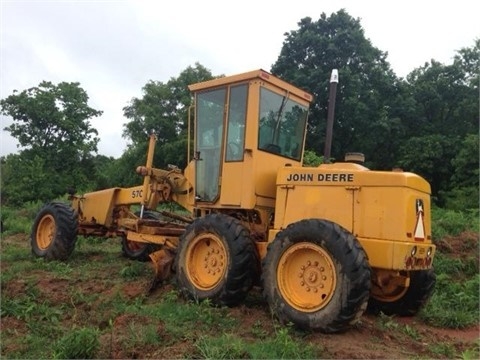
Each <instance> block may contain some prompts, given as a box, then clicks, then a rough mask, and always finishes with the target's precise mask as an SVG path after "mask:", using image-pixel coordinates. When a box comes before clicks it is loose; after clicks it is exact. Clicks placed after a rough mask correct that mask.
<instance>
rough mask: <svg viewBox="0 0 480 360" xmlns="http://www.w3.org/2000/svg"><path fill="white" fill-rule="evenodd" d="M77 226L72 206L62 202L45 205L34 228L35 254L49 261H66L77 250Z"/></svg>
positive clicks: (31, 236)
mask: <svg viewBox="0 0 480 360" xmlns="http://www.w3.org/2000/svg"><path fill="white" fill-rule="evenodd" d="M77 226H78V220H77V216H76V214H75V212H74V210H73V209H72V208H71V206H70V205H68V204H64V203H61V202H51V203H48V204H46V205H44V206H43V207H42V209H40V211H39V213H38V214H37V216H36V218H35V221H34V223H33V226H32V233H31V235H30V243H31V246H32V252H33V254H34V255H35V256H37V257H42V258H45V259H47V260H66V259H67V258H68V257H69V256H70V255H71V254H72V252H73V250H74V248H75V243H76V241H77Z"/></svg>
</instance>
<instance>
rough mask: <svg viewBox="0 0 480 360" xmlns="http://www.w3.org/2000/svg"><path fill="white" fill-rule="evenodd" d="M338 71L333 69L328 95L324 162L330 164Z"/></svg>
mask: <svg viewBox="0 0 480 360" xmlns="http://www.w3.org/2000/svg"><path fill="white" fill-rule="evenodd" d="M337 84H338V70H337V69H333V70H332V75H331V76H330V93H329V95H328V115H327V132H326V138H325V151H324V153H323V161H324V163H326V164H329V163H330V152H331V150H332V137H333V134H332V133H333V118H334V115H335V98H336V96H337Z"/></svg>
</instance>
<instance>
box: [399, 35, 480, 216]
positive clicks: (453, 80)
mask: <svg viewBox="0 0 480 360" xmlns="http://www.w3.org/2000/svg"><path fill="white" fill-rule="evenodd" d="M479 65H480V41H479V40H476V41H475V45H474V46H473V47H472V48H464V49H461V50H460V51H458V53H457V55H455V58H454V61H453V64H450V65H444V64H441V63H439V62H437V61H435V60H433V59H432V60H431V61H430V62H429V63H426V64H424V65H423V66H421V67H419V68H416V69H414V70H413V71H412V72H411V73H410V74H408V75H407V79H406V80H407V81H406V82H405V85H404V90H405V91H406V92H407V93H409V94H410V96H411V99H412V102H411V103H410V104H411V106H410V109H409V113H408V116H405V117H404V118H403V122H404V124H405V128H406V139H405V140H404V141H403V145H402V147H401V158H400V159H399V160H400V163H401V164H402V165H403V166H405V167H407V168H408V169H409V170H417V171H419V172H420V174H422V175H424V176H425V177H426V178H427V179H428V180H429V181H430V182H431V185H432V191H433V194H434V195H435V196H436V197H437V204H439V205H442V204H447V205H448V206H450V207H451V205H452V204H454V203H456V204H461V203H466V202H467V200H468V199H469V198H470V199H473V198H474V197H475V194H478V144H477V147H476V150H475V146H474V145H475V139H476V141H477V142H478V124H479V102H478V79H479V75H478V71H475V69H477V70H478V66H479ZM475 151H476V155H475ZM415 162H416V163H417V164H414V163H415ZM475 169H477V174H476V175H475V173H474V171H475ZM472 179H473V180H474V181H476V183H475V182H474V183H472ZM475 188H476V192H475ZM472 189H473V190H472ZM449 193H452V194H449ZM466 194H469V195H466ZM460 198H464V199H465V201H464V200H458V199H460ZM446 200H448V201H447V202H445V201H446ZM457 200H458V201H457ZM475 201H476V202H477V205H478V196H477V199H476V200H475ZM470 203H471V201H470ZM455 206H456V207H458V206H457V205H455ZM469 206H470V205H469Z"/></svg>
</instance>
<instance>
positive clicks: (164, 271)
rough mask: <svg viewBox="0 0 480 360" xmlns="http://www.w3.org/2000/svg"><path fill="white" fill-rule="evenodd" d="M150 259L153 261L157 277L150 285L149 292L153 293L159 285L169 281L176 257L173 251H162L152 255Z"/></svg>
mask: <svg viewBox="0 0 480 360" xmlns="http://www.w3.org/2000/svg"><path fill="white" fill-rule="evenodd" d="M149 256H150V259H151V260H152V265H153V269H154V271H155V276H154V278H153V280H152V282H151V283H150V288H149V292H151V291H153V290H154V289H155V288H156V287H157V286H158V284H160V283H162V282H163V281H164V280H166V279H168V278H169V277H170V275H171V273H172V263H173V259H174V255H173V253H172V252H171V251H169V250H166V249H161V250H158V251H155V252H153V253H151V254H150V255H149Z"/></svg>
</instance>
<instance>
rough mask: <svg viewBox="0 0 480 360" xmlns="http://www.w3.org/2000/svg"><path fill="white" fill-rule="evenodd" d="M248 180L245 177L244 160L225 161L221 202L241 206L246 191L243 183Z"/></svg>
mask: <svg viewBox="0 0 480 360" xmlns="http://www.w3.org/2000/svg"><path fill="white" fill-rule="evenodd" d="M246 182H248V180H246V179H245V178H244V177H243V162H224V163H223V171H222V183H221V195H220V203H221V204H222V205H234V206H239V205H240V202H241V199H242V192H243V191H244V189H243V184H244V183H246Z"/></svg>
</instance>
